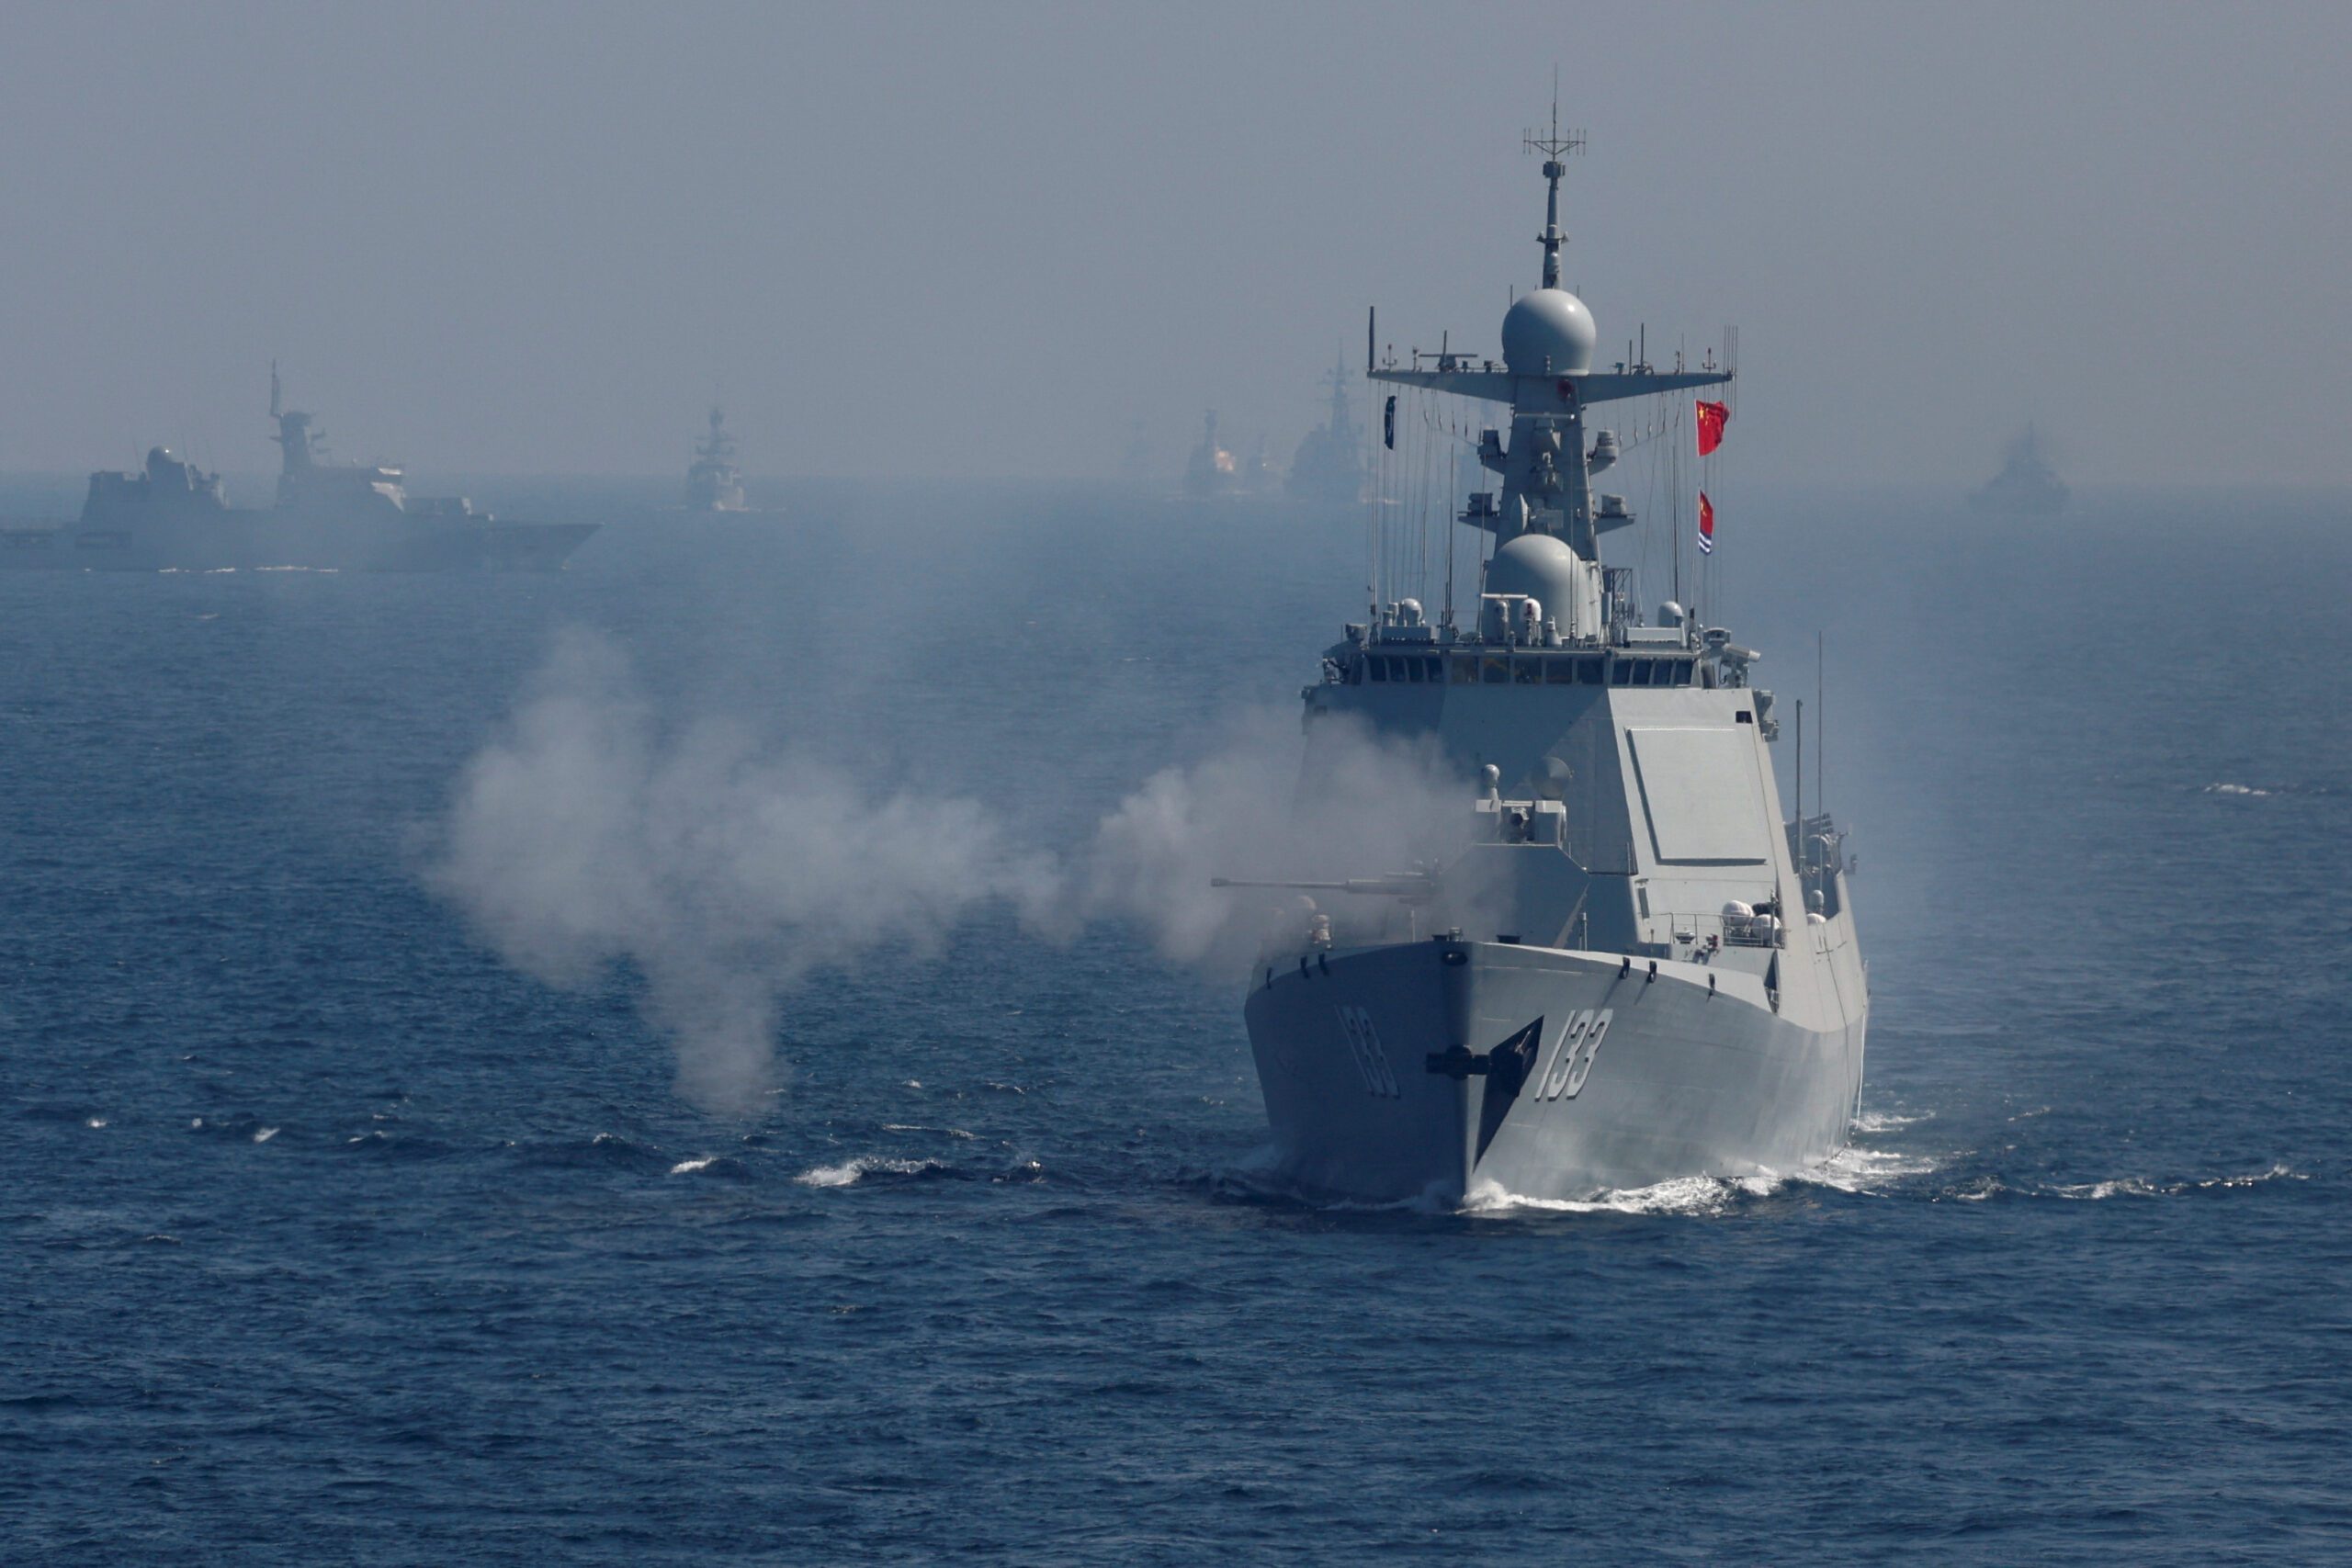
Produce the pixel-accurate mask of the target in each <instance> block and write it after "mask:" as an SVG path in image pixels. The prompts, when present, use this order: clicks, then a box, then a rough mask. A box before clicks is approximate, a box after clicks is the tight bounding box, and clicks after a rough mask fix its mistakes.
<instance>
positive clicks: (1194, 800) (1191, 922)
mask: <svg viewBox="0 0 2352 1568" xmlns="http://www.w3.org/2000/svg"><path fill="white" fill-rule="evenodd" d="M1468 795H1469V790H1468V784H1467V781H1465V780H1464V779H1463V778H1462V777H1461V775H1460V774H1458V773H1453V772H1450V771H1449V770H1447V769H1446V768H1444V767H1443V766H1442V764H1441V762H1440V761H1439V760H1438V758H1437V756H1436V754H1435V752H1434V751H1433V750H1429V749H1427V748H1424V747H1410V746H1406V745H1402V744H1399V743H1397V742H1394V741H1389V740H1384V739H1379V738H1377V737H1374V736H1373V735H1371V734H1369V733H1367V732H1365V731H1363V730H1361V729H1358V728H1353V727H1351V726H1343V725H1340V724H1337V723H1327V724H1323V725H1319V726H1318V727H1317V738H1316V744H1315V746H1314V747H1313V748H1312V749H1311V753H1310V761H1309V767H1308V770H1307V771H1306V773H1305V774H1304V775H1303V774H1302V771H1301V766H1300V740H1299V732H1298V727H1297V723H1296V721H1295V718H1291V717H1289V716H1279V717H1278V716H1275V715H1272V714H1271V713H1259V714H1252V715H1250V716H1246V717H1245V718H1244V719H1243V720H1242V721H1241V722H1239V723H1238V725H1237V726H1236V727H1235V728H1234V730H1233V732H1232V733H1231V734H1230V735H1229V736H1228V737H1227V739H1225V741H1224V743H1223V744H1222V746H1221V747H1220V748H1219V749H1218V750H1216V751H1215V753H1214V754H1212V755H1210V756H1208V757H1206V758H1205V759H1204V760H1202V761H1198V762H1195V763H1193V765H1191V766H1189V767H1182V768H1169V769H1166V770H1163V771H1162V772H1160V773H1157V774H1155V775H1154V776H1152V777H1151V778H1150V779H1148V781H1146V782H1145V783H1144V784H1142V786H1141V787H1139V788H1138V789H1136V791H1135V792H1134V793H1132V794H1131V795H1128V796H1127V797H1126V798H1125V800H1124V801H1122V802H1121V803H1120V804H1119V805H1118V807H1116V808H1115V809H1114V810H1113V811H1111V812H1110V813H1109V814H1108V815H1106V816H1105V817H1103V819H1102V820H1101V821H1100V822H1099V823H1098V824H1097V825H1096V827H1095V829H1093V831H1092V834H1091V839H1090V840H1088V841H1087V842H1086V843H1085V844H1084V845H1083V846H1082V848H1080V850H1079V851H1077V852H1075V853H1074V854H1072V855H1070V856H1069V857H1067V858H1065V857H1057V856H1056V855H1053V854H1050V853H1048V852H1044V851H1041V850H1038V849H1036V848H1035V847H1031V846H1025V845H1023V844H1019V843H1016V842H1014V841H1012V838H1011V836H1010V835H1009V833H1008V832H1007V830H1006V829H1005V827H1004V825H1003V823H1002V821H1001V818H1000V817H999V816H998V814H996V813H995V812H993V811H991V810H990V809H989V807H986V806H984V805H983V804H982V803H980V802H978V801H976V800H973V799H970V798H968V797H965V796H961V795H954V794H945V793H936V792H933V791H931V790H914V789H910V788H904V787H900V788H897V789H883V790H877V789H876V788H873V787H871V786H870V785H868V784H863V783H861V782H859V781H858V780H856V779H854V778H853V777H852V776H851V775H850V774H849V773H847V772H846V771H844V770H843V769H842V768H840V767H838V766H835V765H832V764H830V763H828V762H826V761H822V760H820V759H819V758H816V757H814V756H812V755H810V754H809V752H808V751H807V750H805V749H804V748H799V747H793V746H783V747H778V746H775V745H770V744H763V742H762V741H761V740H760V739H759V738H757V737H755V736H754V735H753V734H752V733H751V732H750V731H748V730H747V729H745V728H743V727H742V726H741V725H737V724H730V723H728V722H725V721H722V720H713V719H699V720H692V721H687V722H684V723H672V722H666V721H665V720H664V718H663V716H662V715H661V713H660V712H659V711H658V709H657V707H656V706H655V705H654V704H653V703H652V702H651V701H650V698H649V697H648V696H647V694H645V692H644V691H643V690H642V688H641V687H640V686H639V683H638V682H637V680H636V678H635V676H634V673H633V672H632V671H631V669H630V667H629V664H628V660H627V659H626V658H625V657H624V656H623V655H622V654H621V652H620V651H619V650H618V649H616V648H615V647H614V646H613V645H612V644H611V643H610V642H608V641H606V640H605V639H603V638H601V637H594V636H591V635H586V634H578V633H575V634H571V635H569V636H566V637H563V638H561V639H560V641H559V643H558V645H557V647H556V649H554V651H553V653H552V655H551V656H550V658H549V659H548V662H547V663H546V665H545V666H544V667H543V668H541V669H540V670H539V671H537V673H536V674H534V675H533V676H532V677H531V678H530V679H529V681H528V682H526V685H525V688H524V690H523V693H522V694H521V698H520V700H519V702H518V704H517V706H516V709H515V713H514V715H513V716H512V717H511V718H510V719H509V720H508V722H507V723H506V724H505V726H504V727H503V730H502V732H501V733H500V734H498V735H497V736H496V737H494V738H493V739H492V740H491V741H490V742H489V744H487V745H485V746H484V747H483V748H482V749H481V751H480V752H478V753H477V754H476V755H475V756H474V757H473V759H472V760H471V761H469V763H468V764H467V765H466V767H465V769H464V770H463V772H462V773H461V774H460V776H459V779H458V784H457V788H456V791H455V795H454V799H453V801H452V804H451V807H450V809H449V813H448V816H447V819H446V821H445V822H444V823H443V824H442V827H441V830H440V833H439V835H438V840H437V843H436V845H435V853H434V855H433V857H432V861H431V863H430V865H429V866H428V868H427V872H426V876H427V880H428V882H429V883H430V885H431V886H433V888H434V889H435V891H436V892H437V893H438V894H439V895H440V896H442V897H444V898H446V899H447V900H448V901H449V902H450V903H452V904H453V905H455V906H456V907H457V908H458V909H459V910H460V911H462V912H463V914H464V915H465V916H466V918H467V919H468V920H469V922H470V924H471V925H472V927H473V928H474V930H475V931H477V932H478V933H479V934H480V935H481V937H482V938H483V939H484V940H485V941H486V942H488V943H489V944H490V945H491V946H492V948H494V949H495V950H496V951H497V952H498V953H500V955H501V956H502V957H503V959H504V960H505V961H506V962H508V963H510V964H514V965H515V967H517V968H519V969H521V970H523V971H524V972H525V973H526V974H529V975H531V976H534V977H535V978H537V979H538V980H540V981H542V982H544V983H546V984H548V985H549V986H553V987H560V988H567V989H575V990H577V989H585V988H591V987H596V986H599V985H601V984H604V983H605V980H606V979H607V977H608V976H609V975H610V973H611V971H612V970H613V969H614V967H615V966H616V965H627V966H629V967H632V968H634V969H635V970H636V971H637V972H638V973H639V974H640V975H641V976H643V979H644V982H645V991H644V1004H643V1006H644V1011H645V1014H646V1017H647V1020H648V1021H649V1022H650V1024H651V1025H652V1026H653V1027H654V1029H655V1030H656V1031H657V1032H660V1033H661V1034H662V1035H663V1036H665V1037H667V1038H668V1039H669V1040H670V1041H671V1042H672V1043H673V1045H674V1046H675V1049H676V1052H677V1062H678V1076H677V1086H678V1090H679V1092H680V1093H681V1094H682V1095H683V1096H684V1098H685V1099H686V1100H689V1101H690V1102H692V1103H693V1104H695V1106H697V1107H699V1108H701V1109H703V1110H705V1111H709V1112H711V1113H714V1114H722V1115H744V1114H749V1113H751V1112H752V1111H755V1110H756V1109H757V1108H758V1106H759V1104H760V1103H761V1101H762V1100H763V1097H764V1096H766V1095H768V1094H770V1093H771V1092H773V1091H775V1090H776V1089H779V1088H780V1087H781V1077H780V1073H779V1068H778V1065H777V1062H776V1056H775V1041H776V1038H777V1035H778V1032H779V1030H780V1027H781V1024H782V1021H783V1018H784V1010H785V1008H786V1003H787V1001H788V998H790V997H791V996H792V995H793V994H794V992H795V991H796V990H797V988H798V987H800V986H802V985H803V984H804V983H806V982H807V981H809V979H810V978H811V977H812V976H818V975H820V974H827V975H842V976H846V975H852V974H854V972H855V970H856V968H857V965H858V964H859V962H860V961H861V960H863V959H865V957H867V956H868V955H871V954H876V953H884V952H887V953H889V954H890V956H891V958H892V960H893V962H894V964H902V963H903V962H904V961H905V960H906V959H907V958H908V957H909V956H910V955H911V956H913V957H915V958H918V959H920V957H921V956H922V955H923V954H925V953H935V952H937V951H938V949H939V947H940V946H941V944H942V943H944V942H947V941H948V940H950V938H951V937H952V936H953V935H954V933H955V932H956V929H957V928H958V926H960V925H961V924H962V923H963V922H964V921H966V920H967V919H968V918H969V917H971V916H972V915H973V914H974V913H975V912H976V911H977V910H978V908H980V907H981V906H983V905H986V904H989V903H992V902H1001V903H1002V904H1004V905H1006V906H1009V907H1010V908H1012V909H1013V910H1014V911H1015V912H1016V913H1017V915H1018V916H1019V919H1020V921H1021V924H1022V926H1023V929H1024V930H1025V931H1027V932H1029V933H1030V934H1031V935H1032V936H1034V937H1035V938H1036V939H1037V940H1041V941H1046V942H1058V943H1067V942H1071V941H1074V940H1076V939H1077V938H1078V937H1079V936H1080V934H1082V933H1083V932H1084V931H1086V930H1087V929H1088V928H1089V927H1090V926H1097V925H1102V924H1105V923H1108V924H1115V925H1118V926H1121V927H1124V928H1125V929H1127V930H1130V931H1134V932H1136V934H1137V935H1139V936H1140V937H1141V938H1143V939H1144V940H1145V941H1148V942H1149V943H1150V945H1151V946H1152V947H1153V949H1154V950H1156V951H1157V952H1158V953H1159V954H1160V955H1161V956H1162V957H1163V958H1165V959H1166V960H1168V961H1170V962H1171V963H1173V964H1181V965H1186V966H1190V967H1193V968H1195V969H1197V970H1199V971H1200V972H1202V973H1203V974H1204V975H1207V976H1213V977H1216V978H1218V979H1226V980H1238V978H1239V976H1241V975H1242V974H1243V973H1244V972H1245V971H1246V968H1247V965H1248V964H1249V963H1250V960H1251V958H1252V956H1253V954H1255V953H1256V952H1257V951H1258V949H1259V946H1260V943H1261V939H1262V938H1263V936H1264V935H1265V932H1266V930H1267V923H1268V920H1269V919H1271V918H1276V917H1277V916H1279V918H1283V919H1295V908H1297V900H1296V899H1295V897H1292V898H1284V897H1268V896H1264V895H1258V896H1251V895H1247V894H1237V893H1235V892H1232V891H1227V890H1222V889H1216V888H1213V887H1212V886H1210V878H1211V877H1212V876H1213V875H1216V874H1243V875H1248V876H1251V877H1255V878H1261V879H1266V880H1278V879H1333V878H1339V877H1344V876H1350V875H1364V874H1378V873H1382V872H1388V871H1395V870H1398V869H1402V868H1404V867H1406V866H1408V864H1410V863H1414V862H1417V861H1432V860H1435V859H1438V858H1441V857H1442V856H1443V855H1444V854H1445V853H1446V852H1447V850H1448V848H1449V846H1450V845H1451V844H1453V843H1456V842H1458V841H1459V840H1460V838H1461V824H1462V822H1463V820H1464V816H1465V807H1466V805H1467V800H1468ZM1295 805H1296V807H1298V808H1297V809H1294V806H1295Z"/></svg>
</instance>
